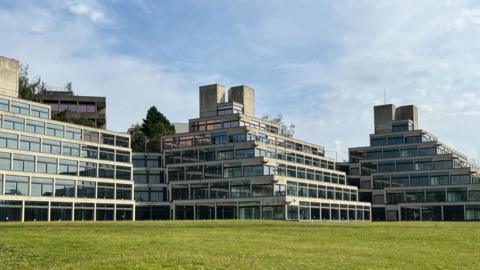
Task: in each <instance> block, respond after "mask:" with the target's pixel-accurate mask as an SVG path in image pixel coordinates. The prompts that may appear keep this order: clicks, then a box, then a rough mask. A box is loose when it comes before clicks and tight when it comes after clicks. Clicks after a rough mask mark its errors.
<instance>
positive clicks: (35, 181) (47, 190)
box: [31, 177, 53, 196]
mask: <svg viewBox="0 0 480 270" xmlns="http://www.w3.org/2000/svg"><path fill="white" fill-rule="evenodd" d="M31 195H32V196H53V179H51V178H39V177H32V185H31Z"/></svg>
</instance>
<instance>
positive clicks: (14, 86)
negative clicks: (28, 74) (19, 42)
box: [0, 56, 20, 98]
mask: <svg viewBox="0 0 480 270" xmlns="http://www.w3.org/2000/svg"><path fill="white" fill-rule="evenodd" d="M19 70H20V64H19V62H18V61H17V60H14V59H9V58H5V57H3V56H0V95H5V96H9V97H15V98H18V76H19Z"/></svg>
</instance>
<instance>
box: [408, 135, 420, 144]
mask: <svg viewBox="0 0 480 270" xmlns="http://www.w3.org/2000/svg"><path fill="white" fill-rule="evenodd" d="M421 142H422V136H408V137H405V143H421Z"/></svg>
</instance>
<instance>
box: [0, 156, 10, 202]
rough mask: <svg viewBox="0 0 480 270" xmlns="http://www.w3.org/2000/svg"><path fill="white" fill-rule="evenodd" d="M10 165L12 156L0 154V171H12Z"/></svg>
mask: <svg viewBox="0 0 480 270" xmlns="http://www.w3.org/2000/svg"><path fill="white" fill-rule="evenodd" d="M10 163H11V160H10V154H9V153H1V152H0V170H11V166H10ZM0 193H1V192H0Z"/></svg>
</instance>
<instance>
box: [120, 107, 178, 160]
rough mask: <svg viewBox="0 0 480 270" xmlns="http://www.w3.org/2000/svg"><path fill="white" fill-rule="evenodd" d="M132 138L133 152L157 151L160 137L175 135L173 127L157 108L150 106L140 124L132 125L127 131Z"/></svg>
mask: <svg viewBox="0 0 480 270" xmlns="http://www.w3.org/2000/svg"><path fill="white" fill-rule="evenodd" d="M128 133H130V135H131V136H132V148H133V149H134V151H140V152H143V151H147V150H146V148H148V149H149V150H151V151H155V150H159V149H160V148H159V142H158V140H157V139H158V138H160V136H162V135H170V134H175V126H173V125H172V124H171V123H170V121H168V119H167V118H166V117H165V115H163V114H162V113H161V112H159V111H158V109H157V107H155V106H152V107H150V109H148V111H147V115H146V117H145V119H143V122H142V124H134V125H132V127H131V128H130V129H129V130H128Z"/></svg>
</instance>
